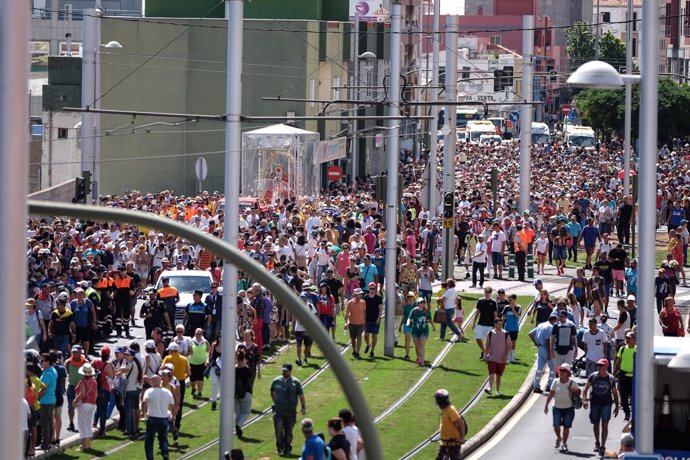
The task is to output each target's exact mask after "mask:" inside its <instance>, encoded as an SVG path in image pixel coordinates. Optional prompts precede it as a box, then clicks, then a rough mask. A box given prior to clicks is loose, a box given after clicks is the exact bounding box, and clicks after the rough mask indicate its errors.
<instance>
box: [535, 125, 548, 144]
mask: <svg viewBox="0 0 690 460" xmlns="http://www.w3.org/2000/svg"><path fill="white" fill-rule="evenodd" d="M550 142H551V135H550V134H549V126H548V125H547V124H546V123H538V122H536V121H533V122H532V145H537V144H544V145H546V144H549V143H550Z"/></svg>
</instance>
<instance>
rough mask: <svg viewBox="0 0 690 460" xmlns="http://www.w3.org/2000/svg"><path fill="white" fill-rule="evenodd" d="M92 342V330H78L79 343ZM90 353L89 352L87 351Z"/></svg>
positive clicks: (83, 328)
mask: <svg viewBox="0 0 690 460" xmlns="http://www.w3.org/2000/svg"><path fill="white" fill-rule="evenodd" d="M90 341H91V328H90V327H78V328H77V342H79V343H81V342H90ZM85 351H88V350H85Z"/></svg>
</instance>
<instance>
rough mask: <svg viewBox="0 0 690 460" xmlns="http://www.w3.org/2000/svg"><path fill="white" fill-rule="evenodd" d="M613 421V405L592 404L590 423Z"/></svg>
mask: <svg viewBox="0 0 690 460" xmlns="http://www.w3.org/2000/svg"><path fill="white" fill-rule="evenodd" d="M609 420H611V404H590V408H589V421H590V422H592V424H596V423H599V422H601V423H609Z"/></svg>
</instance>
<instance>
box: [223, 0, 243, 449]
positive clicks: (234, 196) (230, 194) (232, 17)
mask: <svg viewBox="0 0 690 460" xmlns="http://www.w3.org/2000/svg"><path fill="white" fill-rule="evenodd" d="M225 11H226V15H227V19H228V36H227V46H228V50H227V51H228V63H227V81H226V94H225V110H226V112H227V121H226V125H225V171H224V173H225V181H224V188H225V223H224V226H223V239H224V240H225V242H226V243H228V244H229V245H231V246H234V247H237V239H238V232H239V226H240V224H239V219H240V153H241V149H242V132H241V123H240V114H241V112H242V43H243V41H242V39H243V37H242V22H243V21H242V20H243V16H244V4H243V0H226V2H225ZM223 265H224V268H223V298H224V300H223V310H224V311H223V317H222V319H221V321H222V324H221V328H222V330H223V340H222V341H221V355H222V357H223V371H222V372H221V374H220V433H219V436H220V449H219V451H218V458H219V459H220V460H222V459H223V454H224V453H225V452H229V451H230V450H232V446H233V441H234V436H233V429H234V427H235V344H236V335H235V334H236V330H237V302H236V300H235V299H236V298H237V267H236V266H235V265H233V264H231V263H230V262H229V261H228V260H227V259H226V260H225V262H224V263H223Z"/></svg>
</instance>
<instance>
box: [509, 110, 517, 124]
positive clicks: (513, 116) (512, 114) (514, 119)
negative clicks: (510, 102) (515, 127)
mask: <svg viewBox="0 0 690 460" xmlns="http://www.w3.org/2000/svg"><path fill="white" fill-rule="evenodd" d="M508 119H509V120H510V121H512V122H517V121H518V120H520V112H510V115H508Z"/></svg>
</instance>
